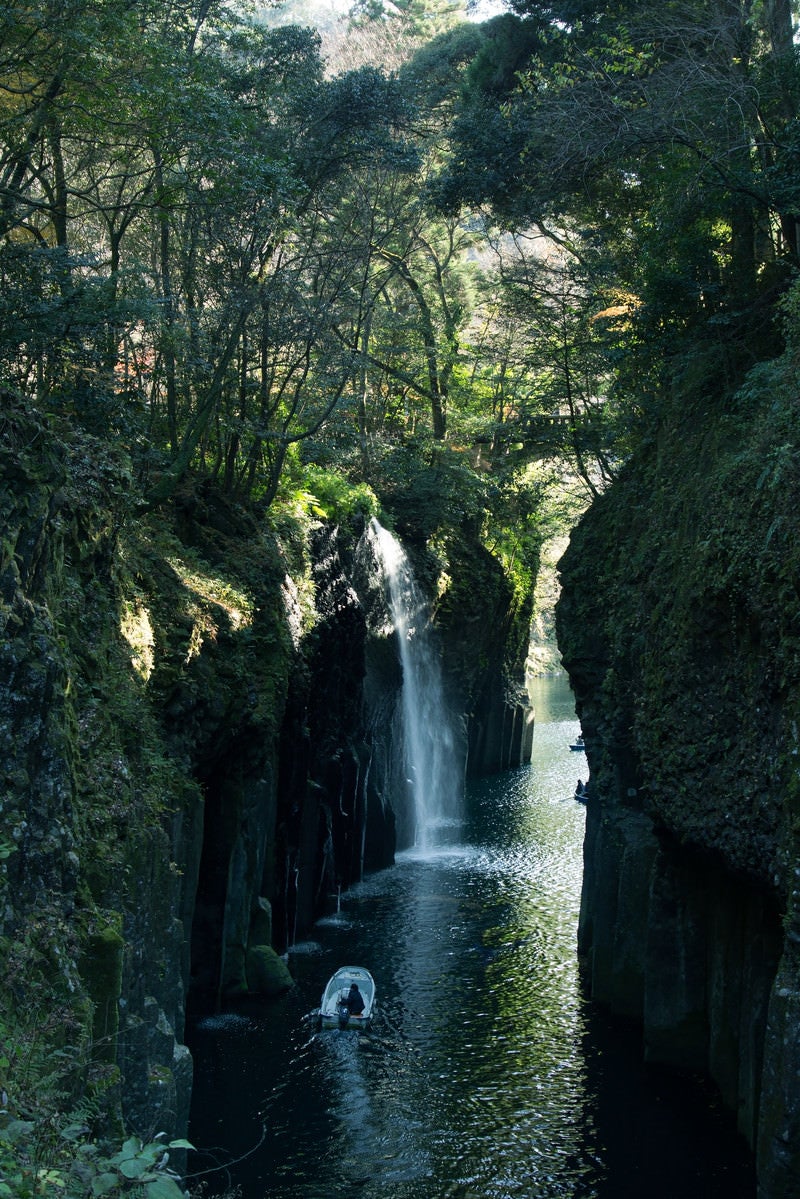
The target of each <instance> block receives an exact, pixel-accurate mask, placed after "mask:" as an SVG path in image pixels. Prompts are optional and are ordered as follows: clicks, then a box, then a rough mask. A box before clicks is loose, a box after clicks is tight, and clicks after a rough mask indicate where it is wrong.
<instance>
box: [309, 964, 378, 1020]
mask: <svg viewBox="0 0 800 1199" xmlns="http://www.w3.org/2000/svg"><path fill="white" fill-rule="evenodd" d="M353 983H355V985H356V986H357V987H358V989H359V991H360V992H361V996H362V998H363V1000H364V1009H363V1011H361V1012H358V1013H356V1012H352V1011H351V1010H350V1005H349V997H350V989H351V986H352V984H353ZM374 1009H375V980H374V979H373V977H372V975H371V974H370V972H369V970H365V969H364V967H363V966H342V967H340V969H339V970H337V971H336V973H335V974H334V975H332V976H331V978H329V979H328V985H327V986H326V988H325V990H324V991H323V992H322V1002H321V1003H320V1005H319V1019H320V1024H321V1025H322V1027H323V1028H358V1029H362V1028H367V1027H368V1026H369V1024H370V1023H371V1021H372V1013H373V1011H374Z"/></svg>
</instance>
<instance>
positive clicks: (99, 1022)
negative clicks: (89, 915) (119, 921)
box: [80, 925, 125, 1062]
mask: <svg viewBox="0 0 800 1199" xmlns="http://www.w3.org/2000/svg"><path fill="white" fill-rule="evenodd" d="M124 944H125V943H124V941H123V939H122V937H121V936H120V934H119V933H118V932H117V930H116V929H115V928H113V927H111V926H110V925H109V926H107V927H106V928H103V929H100V930H99V931H98V932H95V933H93V934H92V935H91V936H90V937H89V939H88V941H87V943H86V948H85V950H84V953H83V957H82V959H81V963H80V971H81V977H82V978H83V980H84V982H85V983H86V988H87V990H88V992H89V995H90V996H91V1000H92V1003H93V1005H94V1019H93V1022H92V1039H93V1041H94V1047H95V1055H96V1057H97V1059H98V1060H101V1061H109V1062H113V1061H114V1057H115V1053H116V1037H117V1033H118V1031H119V999H120V994H121V991H122V954H123V949H124Z"/></svg>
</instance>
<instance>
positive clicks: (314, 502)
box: [303, 464, 378, 525]
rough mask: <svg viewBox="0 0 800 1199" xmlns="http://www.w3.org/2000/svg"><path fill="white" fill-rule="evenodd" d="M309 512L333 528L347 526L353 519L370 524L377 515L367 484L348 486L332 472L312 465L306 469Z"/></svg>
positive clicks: (371, 492)
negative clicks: (371, 519)
mask: <svg viewBox="0 0 800 1199" xmlns="http://www.w3.org/2000/svg"><path fill="white" fill-rule="evenodd" d="M303 474H304V482H305V486H306V487H307V489H308V490H307V493H306V494H307V497H308V498H307V504H308V506H309V509H310V510H311V511H313V512H315V513H316V514H317V515H319V516H321V517H322V518H323V519H324V520H326V521H329V522H331V523H332V524H341V525H345V524H348V523H349V522H350V521H351V520H352V518H353V517H354V516H361V517H363V518H364V519H365V520H369V518H370V517H372V516H377V514H378V500H377V497H376V495H375V493H374V492H373V490H372V488H371V487H370V486H369V484H367V483H351V482H350V481H349V479H347V478H345V476H344V475H341V474H339V473H337V472H336V471H333V470H326V469H324V468H323V467H319V466H314V465H313V464H311V465H309V466H307V467H305V469H304V471H303Z"/></svg>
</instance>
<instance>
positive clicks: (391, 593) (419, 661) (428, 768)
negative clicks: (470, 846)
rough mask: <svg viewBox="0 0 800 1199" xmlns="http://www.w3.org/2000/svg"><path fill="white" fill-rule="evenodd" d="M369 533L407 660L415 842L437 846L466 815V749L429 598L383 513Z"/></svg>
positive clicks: (408, 766) (407, 747)
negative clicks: (450, 696)
mask: <svg viewBox="0 0 800 1199" xmlns="http://www.w3.org/2000/svg"><path fill="white" fill-rule="evenodd" d="M369 535H370V538H371V540H372V542H373V545H374V548H375V554H376V557H377V559H378V562H379V563H380V564H381V566H382V569H383V575H384V579H385V581H386V593H387V600H388V604H389V612H390V615H391V617H392V621H393V623H394V627H395V630H396V632H397V640H398V645H399V650H400V664H401V666H402V668H403V687H402V725H403V728H402V734H403V736H402V743H403V752H404V758H405V763H404V765H405V777H406V781H407V786H408V788H409V792H410V796H411V801H412V811H413V821H414V844H415V845H416V847H417V848H418V849H421V850H430V849H433V848H435V847H437V846H441V845H444V844H449V843H452V842H453V841H454V840H456V839H457V834H458V830H459V829H460V827H461V819H462V792H463V773H464V772H463V751H462V750H461V746H460V738H459V737H458V736H457V734H456V724H455V721H454V719H453V717H452V714H451V712H450V710H449V708H448V705H447V703H446V700H445V694H444V687H443V685H442V672H441V664H440V660H439V655H438V652H437V646H436V644H435V640H434V637H433V635H432V629H431V620H430V612H429V609H428V605H427V603H426V601H425V599H424V597H423V595H422V593H421V592H420V590H419V588H418V587H417V584H416V582H415V579H414V574H413V571H412V569H411V563H410V562H409V560H408V558H407V556H406V553H405V551H404V550H403V547H402V546H401V545H400V543H399V541H397V539H396V538H395V537H393V536H392V534H391V533H389V532H388V531H387V530H386V529H384V528H383V527H382V526H381V525H380V524H379V523H378V521H377V520H374V519H373V520H372V521H371V522H370V528H369Z"/></svg>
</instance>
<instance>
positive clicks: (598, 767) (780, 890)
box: [558, 360, 800, 1199]
mask: <svg viewBox="0 0 800 1199" xmlns="http://www.w3.org/2000/svg"><path fill="white" fill-rule="evenodd" d="M796 391H797V380H796V378H795V371H794V367H793V366H792V364H791V362H789V361H788V360H782V361H780V362H779V363H777V364H772V365H771V366H770V367H769V368H765V369H763V370H761V371H759V372H756V373H755V374H754V375H753V376H752V378H751V381H750V383H749V384H748V386H747V388H745V389H743V391H742V392H741V393H739V395H738V396H737V397H736V399H732V400H728V401H727V402H722V401H712V400H710V399H708V398H704V399H700V400H697V399H696V401H695V406H694V407H693V409H692V411H691V420H690V419H688V417H689V414H688V413H687V412H686V411H673V412H670V413H667V414H666V415H665V419H664V422H663V424H662V429H661V433H660V434H659V436H658V437H657V438H656V439H654V440H653V441H652V442H651V443H650V444H649V445H648V446H646V447H644V448H643V449H642V450H641V451H640V452H639V454H638V455H637V457H636V458H635V459H634V460H633V461H632V462H631V463H629V465H628V466H627V467H626V468H625V470H624V472H623V474H622V476H621V477H620V479H619V480H618V481H617V482H616V483H615V484H614V485H613V486H612V487H611V489H610V490H609V491H608V492H607V493H606V494H605V495H604V496H603V497H601V499H600V500H598V501H597V502H596V503H595V504H594V506H593V507H592V508H591V509H590V510H589V512H588V513H587V514H586V516H585V517H584V518H583V520H582V521H581V522H580V524H579V526H578V528H577V529H576V530H575V532H574V534H573V537H572V540H571V544H570V546H569V549H568V550H567V552H566V554H565V555H564V558H563V559H562V563H561V574H562V583H563V593H562V598H561V601H560V603H559V608H558V627H559V643H560V646H561V650H562V653H563V657H564V663H565V666H566V668H567V670H568V672H569V674H570V679H571V682H572V685H573V688H574V690H575V694H576V699H577V708H578V714H579V716H580V719H581V724H582V728H583V732H584V735H585V738H586V743H587V754H588V759H589V765H590V769H591V796H592V797H591V799H590V802H589V810H588V820H587V835H586V846H585V863H586V870H585V881H584V892H583V903H582V912H581V922H580V951H581V955H582V958H583V960H584V963H585V967H586V977H587V983H588V986H589V989H590V991H591V993H592V994H593V995H594V996H595V997H596V998H597V999H598V1000H600V1001H602V1002H604V1003H607V1004H609V1005H610V1006H611V1007H613V1008H614V1009H616V1010H617V1011H620V1012H624V1013H626V1014H628V1015H632V1016H635V1017H636V1018H638V1019H640V1020H641V1021H642V1024H643V1034H644V1049H645V1053H646V1054H647V1056H648V1057H649V1058H651V1059H653V1060H659V1061H667V1062H672V1063H676V1064H678V1065H680V1066H682V1067H686V1068H689V1069H702V1070H705V1071H707V1072H708V1073H710V1074H711V1075H712V1076H713V1077H714V1079H715V1080H716V1082H717V1084H718V1085H719V1087H720V1090H721V1092H722V1094H723V1096H724V1098H725V1100H726V1102H727V1103H728V1104H729V1105H730V1106H731V1107H732V1108H733V1109H734V1110H735V1111H736V1112H737V1114H738V1121H739V1126H740V1128H741V1130H742V1132H743V1133H744V1134H745V1135H746V1136H747V1138H748V1140H749V1141H750V1143H751V1145H753V1147H754V1148H755V1150H756V1152H757V1156H758V1171H759V1187H760V1195H762V1196H763V1197H764V1199H789V1196H796V1195H797V1194H798V1193H800V1083H798V1075H797V1073H796V1070H795V1066H796V1062H797V1060H798V1044H799V1042H800V1031H798V1029H799V1028H800V1026H798V1024H797V1021H796V1016H797V1011H798V995H799V994H800V977H799V976H798V972H797V948H796V946H797V944H798V939H797V930H798V914H797V902H796V899H797V878H798V841H797V830H798V779H799V776H798V752H799V748H800V747H799V745H798V738H799V734H798V716H800V710H799V701H800V689H799V688H800V654H798V646H799V645H800V640H798V637H799V636H800V573H799V571H798V568H799V567H800V557H799V556H798V554H799V549H798V545H799V543H798V539H797V537H796V528H797V511H798V505H799V504H800V470H799V469H798V459H797V451H796V449H795V446H796V445H797V435H798V432H800V429H798V419H799V418H798V412H797V408H796V403H795V400H794V396H795V394H796Z"/></svg>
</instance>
